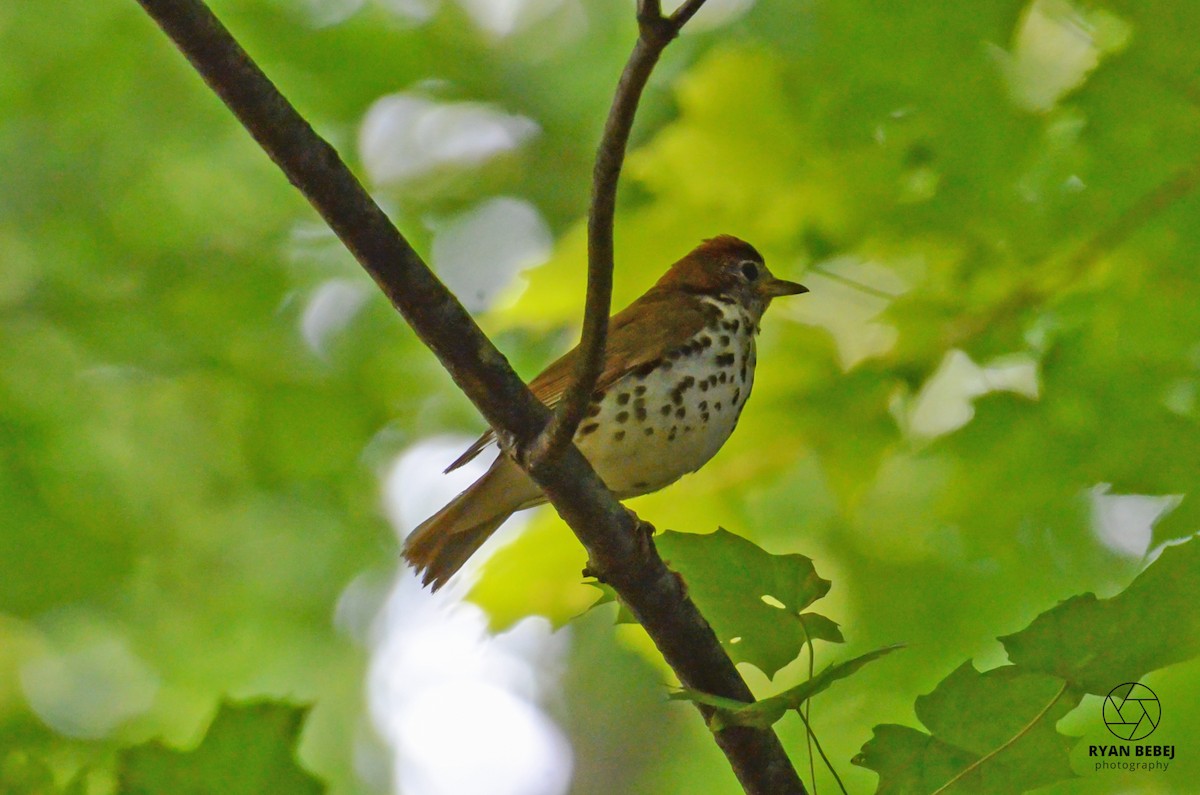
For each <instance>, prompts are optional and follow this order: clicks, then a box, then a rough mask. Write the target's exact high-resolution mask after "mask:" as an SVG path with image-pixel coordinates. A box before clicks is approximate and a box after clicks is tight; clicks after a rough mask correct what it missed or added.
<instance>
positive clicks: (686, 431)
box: [683, 425, 692, 433]
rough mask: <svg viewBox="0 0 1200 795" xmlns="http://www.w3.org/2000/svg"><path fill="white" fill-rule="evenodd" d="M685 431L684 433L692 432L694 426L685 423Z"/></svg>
mask: <svg viewBox="0 0 1200 795" xmlns="http://www.w3.org/2000/svg"><path fill="white" fill-rule="evenodd" d="M683 432H684V433H691V432H692V426H691V425H684V426H683Z"/></svg>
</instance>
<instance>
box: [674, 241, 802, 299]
mask: <svg viewBox="0 0 1200 795" xmlns="http://www.w3.org/2000/svg"><path fill="white" fill-rule="evenodd" d="M655 286H656V287H658V288H661V289H669V290H683V291H685V292H690V293H695V294H697V295H707V296H711V297H713V298H718V297H720V296H729V297H732V298H735V299H736V300H737V301H738V302H739V303H741V304H742V305H744V306H746V307H747V308H749V309H750V310H751V311H753V312H755V313H756V314H759V315H761V313H762V312H763V311H764V310H765V309H766V308H767V306H768V305H770V303H771V299H773V298H778V297H780V296H784V295H797V294H799V293H806V292H808V288H807V287H805V286H804V285H802V284H797V283H796V282H789V281H785V280H784V279H777V278H775V276H774V275H773V274H772V273H771V271H770V270H769V269H768V268H767V265H766V263H765V262H763V257H762V254H759V253H758V251H757V250H756V249H755V248H754V246H752V245H750V244H749V243H747V242H746V241H744V240H740V239H738V238H736V237H734V236H732V235H718V236H717V237H713V238H709V239H708V240H705V241H704V242H703V243H701V244H700V245H699V246H696V248H694V249H692V250H691V251H690V252H689V253H688V254H687V256H685V257H684V258H683V259H681V260H679V261H678V262H676V263H675V264H674V265H672V266H671V269H670V270H668V271H667V272H666V273H665V274H664V275H663V277H662V278H661V279H659V280H658V284H657V285H655Z"/></svg>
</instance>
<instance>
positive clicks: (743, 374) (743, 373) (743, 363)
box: [739, 362, 746, 384]
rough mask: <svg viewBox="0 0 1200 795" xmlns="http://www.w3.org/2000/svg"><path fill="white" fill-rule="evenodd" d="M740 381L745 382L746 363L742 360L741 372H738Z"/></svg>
mask: <svg viewBox="0 0 1200 795" xmlns="http://www.w3.org/2000/svg"><path fill="white" fill-rule="evenodd" d="M739 378H740V380H741V382H742V383H743V384H744V383H746V363H745V362H742V372H741V373H740V374H739Z"/></svg>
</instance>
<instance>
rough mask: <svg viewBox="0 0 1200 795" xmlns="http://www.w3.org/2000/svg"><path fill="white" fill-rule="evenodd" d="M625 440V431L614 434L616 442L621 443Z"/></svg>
mask: <svg viewBox="0 0 1200 795" xmlns="http://www.w3.org/2000/svg"><path fill="white" fill-rule="evenodd" d="M624 438H625V431H617V432H616V433H614V434H613V441H614V442H619V441H621V440H622V439H624Z"/></svg>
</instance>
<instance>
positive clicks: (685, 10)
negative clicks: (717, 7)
mask: <svg viewBox="0 0 1200 795" xmlns="http://www.w3.org/2000/svg"><path fill="white" fill-rule="evenodd" d="M702 5H704V0H687V2H685V3H681V4H680V5H679V8H677V9H675V13H673V14H671V21H672V22H674V23H675V25H676V27H680V28H681V27H683V26H684V25H686V24H687V22H688V20H689V19H691V18H692V17H694V16H695V15H696V12H697V11H699V10H700V6H702Z"/></svg>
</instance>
